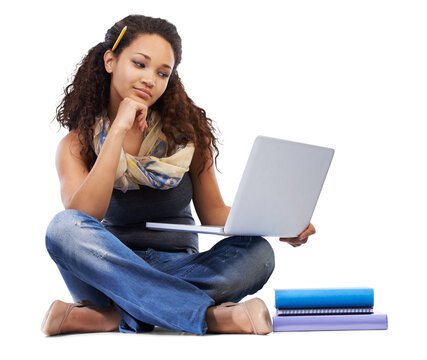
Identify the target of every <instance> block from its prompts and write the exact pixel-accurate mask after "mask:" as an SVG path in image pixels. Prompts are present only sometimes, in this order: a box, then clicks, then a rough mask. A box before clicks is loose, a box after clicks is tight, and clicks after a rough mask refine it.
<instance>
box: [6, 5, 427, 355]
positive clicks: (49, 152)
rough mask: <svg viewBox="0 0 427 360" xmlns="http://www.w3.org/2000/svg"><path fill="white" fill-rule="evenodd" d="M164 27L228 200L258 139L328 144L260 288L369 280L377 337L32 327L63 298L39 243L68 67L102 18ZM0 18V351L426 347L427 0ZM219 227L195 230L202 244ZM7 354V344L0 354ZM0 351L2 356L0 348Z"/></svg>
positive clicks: (61, 11)
mask: <svg viewBox="0 0 427 360" xmlns="http://www.w3.org/2000/svg"><path fill="white" fill-rule="evenodd" d="M135 13H140V14H144V15H149V16H155V17H162V18H165V19H167V20H169V21H171V22H172V23H174V24H175V25H176V26H177V28H178V31H179V32H180V35H181V37H182V39H183V61H182V64H181V65H180V67H179V72H180V75H181V78H182V79H183V82H184V85H185V87H186V90H187V92H188V94H189V96H190V97H191V98H192V99H193V100H194V101H195V102H196V104H198V105H199V106H201V107H203V108H204V109H205V110H206V111H207V114H208V116H209V117H211V118H212V119H214V120H215V122H216V125H217V127H218V128H219V130H220V131H221V136H220V138H221V141H222V143H223V145H222V146H221V147H220V157H219V162H218V164H219V170H220V171H221V173H217V176H218V181H219V183H220V186H221V190H222V194H223V197H224V199H225V200H226V202H227V203H228V204H229V205H231V204H232V200H233V197H234V193H235V191H236V188H237V186H238V182H239V180H240V176H241V173H242V171H243V167H244V165H245V162H246V159H247V155H248V153H249V150H250V147H251V144H252V141H253V139H254V138H255V136H256V135H258V134H262V135H267V136H274V137H281V138H284V139H289V140H294V141H301V142H306V143H311V144H316V145H323V146H328V147H333V148H334V149H335V150H336V153H335V158H334V160H333V163H332V166H331V169H330V172H329V174H328V178H327V179H326V182H325V186H324V188H323V192H322V194H321V196H320V199H319V203H318V206H317V208H316V211H315V213H314V217H313V219H312V222H313V224H314V225H315V226H316V228H317V234H316V235H315V236H313V237H312V238H311V239H310V241H309V243H308V244H306V245H305V246H302V247H300V248H296V249H294V248H292V247H291V246H289V245H287V244H284V243H280V242H279V241H278V239H277V238H271V239H269V240H270V243H271V244H272V245H273V247H274V249H275V254H276V270H275V272H274V274H273V276H272V277H271V279H270V281H269V282H268V283H267V284H266V286H265V287H264V288H263V289H262V290H261V291H260V292H259V293H258V294H257V296H259V297H261V298H262V299H263V300H264V301H265V302H266V303H267V305H268V307H269V309H270V311H271V312H273V311H274V289H275V288H293V287H329V286H330V287H352V286H370V287H373V288H374V290H375V309H376V310H377V311H380V312H384V313H387V314H388V316H389V330H387V331H349V332H303V333H275V334H270V335H268V336H265V337H261V336H248V335H206V336H195V335H188V334H185V336H183V335H184V334H183V333H175V332H165V331H157V332H155V333H152V334H139V335H126V334H119V333H111V334H89V335H71V336H61V337H56V338H55V337H54V338H47V337H45V336H44V335H43V334H42V333H41V332H40V330H39V326H40V323H41V320H42V318H43V316H44V313H45V311H46V310H47V308H48V306H49V305H50V303H51V302H52V301H53V300H55V299H57V298H59V299H62V300H65V301H70V300H71V298H70V296H69V294H68V291H67V289H66V287H65V285H64V283H63V281H62V279H61V277H60V274H59V272H58V271H57V269H56V266H55V264H54V263H53V261H51V259H50V258H49V256H48V254H47V252H46V250H45V247H44V234H45V229H46V227H47V225H48V223H49V221H50V219H51V218H52V217H53V215H54V214H55V213H57V212H58V211H60V210H61V209H62V204H61V202H60V197H59V185H58V179H57V175H56V170H55V166H54V157H55V151H56V145H57V143H58V141H59V140H60V139H61V138H62V137H63V136H64V135H65V133H66V132H65V131H64V130H60V131H58V125H57V124H56V123H55V122H51V121H52V119H53V118H54V116H55V108H56V106H57V105H58V104H59V101H60V99H61V95H62V91H63V88H64V86H65V85H66V84H67V79H69V78H70V76H71V75H72V73H73V71H74V69H75V67H76V64H77V63H78V62H79V61H80V60H81V58H82V57H83V55H84V54H85V53H86V52H87V51H88V50H89V48H91V47H92V46H94V45H96V44H97V43H98V42H101V41H103V38H104V34H105V32H106V31H107V29H108V28H110V27H111V26H112V25H113V24H114V23H115V22H116V21H118V20H120V19H122V18H123V17H125V16H127V15H129V14H135ZM0 16H1V22H0V26H1V42H0V46H1V55H0V61H1V67H0V69H1V81H0V87H1V88H0V90H1V118H0V126H1V127H0V146H1V149H0V154H1V167H2V171H1V177H0V178H1V186H0V191H1V200H0V201H1V225H2V226H1V228H2V232H1V234H2V235H1V240H2V251H1V252H0V256H1V258H0V260H1V261H0V266H1V272H0V274H1V294H2V295H1V307H0V309H1V317H0V319H1V320H2V324H1V326H0V328H1V342H2V344H3V345H2V346H1V350H0V351H1V352H4V353H6V352H9V351H10V350H11V351H12V352H9V355H8V356H7V358H18V357H20V358H23V356H37V357H38V356H41V357H43V358H44V359H53V358H61V359H77V358H80V359H86V358H90V357H92V358H94V357H95V356H96V358H104V359H110V358H118V357H121V358H123V357H133V358H136V357H138V358H142V357H143V356H150V357H153V356H156V357H160V358H163V357H164V358H166V357H168V358H171V357H174V358H216V359H217V358H220V357H224V358H231V357H233V358H236V357H239V358H259V357H261V356H263V358H273V357H274V358H279V357H280V358H292V359H309V358H312V357H314V356H315V357H317V358H321V359H323V358H328V359H341V358H346V359H359V358H360V357H362V356H363V357H365V358H368V359H373V358H376V357H379V356H381V357H387V356H392V355H396V356H405V357H407V358H411V359H419V358H425V353H426V351H425V347H424V346H423V345H424V344H423V341H424V340H425V322H426V315H425V299H426V297H425V295H424V294H425V290H424V286H425V275H426V265H425V262H424V258H425V253H426V251H425V249H426V247H425V244H424V242H425V240H426V235H425V228H426V225H425V215H426V210H425V209H426V206H425V204H426V200H427V196H426V190H425V187H426V183H427V176H426V160H425V158H426V154H427V151H426V150H427V149H426V142H425V135H424V131H423V124H422V123H423V122H425V120H426V117H427V116H426V115H427V106H426V105H427V104H426V95H427V50H426V49H427V47H426V40H427V22H426V18H427V7H426V3H425V2H424V1H410V0H406V1H390V0H389V1H378V0H369V1H364V0H359V1H343V0H342V1H304V0H299V1H277V2H275V1H268V0H263V1H257V2H253V1H241V2H239V1H230V0H229V1H218V0H217V1H210V2H206V1H199V2H197V1H182V0H181V1H167V0H163V1H143V0H139V1H125V0H122V1H114V2H112V1H69V2H60V1H56V2H47V1H36V2H30V1H22V2H16V3H13V4H11V3H9V4H6V3H3V4H2V5H1V9H0ZM217 240H219V238H217V237H214V236H201V238H200V247H201V250H205V249H207V248H209V247H211V246H212V245H213V244H214V243H215V242H216V241H217ZM3 355H4V354H3ZM2 357H3V358H5V357H4V356H2Z"/></svg>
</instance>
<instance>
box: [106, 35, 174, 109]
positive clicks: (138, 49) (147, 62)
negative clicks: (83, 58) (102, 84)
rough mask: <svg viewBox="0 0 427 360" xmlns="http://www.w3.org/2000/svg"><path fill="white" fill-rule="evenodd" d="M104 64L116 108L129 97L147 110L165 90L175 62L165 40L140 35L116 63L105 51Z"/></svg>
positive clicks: (158, 37) (157, 36)
mask: <svg viewBox="0 0 427 360" xmlns="http://www.w3.org/2000/svg"><path fill="white" fill-rule="evenodd" d="M104 63H105V69H106V70H107V72H109V73H110V74H111V87H110V102H112V103H115V104H117V105H119V104H120V102H121V101H122V100H123V99H124V98H125V97H130V98H132V99H134V100H136V101H138V102H141V103H143V104H145V105H147V107H150V106H151V105H153V104H154V103H155V102H156V101H157V100H158V99H159V98H160V96H162V94H163V93H164V91H165V90H166V87H167V85H168V81H169V77H170V75H171V72H172V69H173V66H174V63H175V58H174V54H173V50H172V46H171V45H170V44H169V42H167V41H166V40H165V39H164V38H162V37H161V36H159V35H156V34H142V35H139V36H138V37H137V38H136V39H135V40H134V41H133V42H132V43H131V44H130V45H129V46H128V47H127V48H125V49H124V50H123V51H122V52H121V54H120V56H119V57H118V59H117V58H116V57H114V55H113V53H112V52H111V51H110V50H108V51H107V52H106V53H105V55H104Z"/></svg>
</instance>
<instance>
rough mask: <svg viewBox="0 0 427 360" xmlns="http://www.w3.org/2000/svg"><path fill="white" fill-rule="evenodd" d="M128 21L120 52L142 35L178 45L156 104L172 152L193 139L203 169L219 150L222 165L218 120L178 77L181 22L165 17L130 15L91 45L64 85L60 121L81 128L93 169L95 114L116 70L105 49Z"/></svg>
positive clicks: (106, 96)
mask: <svg viewBox="0 0 427 360" xmlns="http://www.w3.org/2000/svg"><path fill="white" fill-rule="evenodd" d="M124 26H127V30H126V33H125V35H124V36H123V38H122V39H121V41H120V43H119V45H118V47H117V48H116V49H115V50H114V54H115V55H116V56H119V55H120V53H121V52H122V51H123V49H125V48H126V47H127V46H129V45H130V44H131V43H132V41H133V40H134V39H135V38H136V37H138V36H139V35H141V34H157V35H159V36H161V37H163V38H164V39H165V40H166V41H168V42H169V43H170V45H171V47H172V50H173V53H174V57H175V65H174V68H173V69H172V73H171V76H170V79H169V83H168V86H167V88H166V90H165V92H164V93H163V95H162V96H161V97H160V98H159V99H158V100H157V102H156V103H155V104H153V105H152V106H151V108H152V110H155V111H156V112H158V113H159V114H160V116H161V119H162V122H163V132H164V134H165V135H166V138H167V141H168V154H170V153H171V152H172V151H173V149H174V148H175V146H176V145H185V144H186V143H187V142H189V141H191V142H193V143H194V145H195V147H196V151H198V152H199V153H200V156H201V157H202V160H203V161H202V164H201V167H200V169H199V170H200V172H199V174H200V173H201V172H202V171H203V170H204V169H205V167H206V163H207V162H208V161H209V160H210V159H213V157H214V151H213V149H215V153H216V156H215V165H216V160H217V157H218V154H219V151H218V147H217V138H216V136H215V133H216V131H215V128H214V126H213V124H212V120H211V119H209V118H208V117H206V112H205V110H203V109H202V108H200V107H198V106H196V105H195V103H194V102H193V101H192V100H191V99H190V98H189V97H188V95H187V93H186V92H185V89H184V86H183V84H182V82H181V79H180V77H179V76H178V72H177V69H176V68H177V66H178V65H179V63H180V62H181V56H182V45H181V37H180V36H179V34H178V32H177V30H176V27H175V26H174V25H173V24H171V23H169V22H168V21H166V20H164V19H160V18H152V17H147V16H143V15H129V16H127V17H125V18H124V19H122V20H120V21H118V22H117V23H115V24H114V26H112V27H111V28H110V29H109V30H108V31H107V33H106V34H105V41H104V42H101V43H99V44H98V45H96V46H94V47H93V48H91V49H90V50H89V52H88V53H87V54H86V55H85V56H84V57H83V59H82V60H81V62H80V63H79V64H78V65H77V70H76V73H75V75H74V78H73V80H72V82H71V83H70V84H69V85H68V86H66V87H65V89H64V95H65V96H64V98H63V99H62V101H61V103H60V104H59V105H58V107H57V108H56V120H57V121H58V122H59V123H60V124H61V126H63V127H65V128H67V129H68V130H69V131H71V130H76V131H77V133H78V137H79V141H80V143H81V145H82V150H81V152H80V155H81V156H82V158H83V160H84V162H85V164H86V166H87V168H88V169H89V170H90V169H91V168H92V167H93V165H94V163H95V161H96V154H95V152H94V151H93V147H92V139H93V126H94V124H95V118H96V116H98V115H100V114H101V113H102V112H103V110H104V109H106V108H107V105H108V101H109V96H110V82H111V75H110V74H109V73H107V71H106V70H105V67H104V58H103V57H104V53H105V52H106V51H107V50H109V49H111V48H112V47H113V45H114V43H115V41H116V40H117V38H118V36H119V34H120V32H121V30H122V29H123V27H124ZM180 134H181V135H184V136H180ZM207 150H209V152H207ZM208 154H210V157H209V155H208Z"/></svg>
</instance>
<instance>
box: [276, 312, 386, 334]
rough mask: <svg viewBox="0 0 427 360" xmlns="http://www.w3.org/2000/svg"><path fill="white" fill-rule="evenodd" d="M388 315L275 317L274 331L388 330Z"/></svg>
mask: <svg viewBox="0 0 427 360" xmlns="http://www.w3.org/2000/svg"><path fill="white" fill-rule="evenodd" d="M387 328H388V321H387V315H386V314H377V313H374V314H358V315H304V316H277V315H276V316H273V331H321V330H386V329H387Z"/></svg>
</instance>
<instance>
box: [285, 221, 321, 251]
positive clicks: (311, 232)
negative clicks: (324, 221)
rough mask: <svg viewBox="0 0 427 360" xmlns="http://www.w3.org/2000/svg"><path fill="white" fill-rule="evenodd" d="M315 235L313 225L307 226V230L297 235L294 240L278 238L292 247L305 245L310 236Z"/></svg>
mask: <svg viewBox="0 0 427 360" xmlns="http://www.w3.org/2000/svg"><path fill="white" fill-rule="evenodd" d="M315 233H316V229H315V228H314V226H313V224H309V225H308V226H307V228H306V229H305V230H304V231H303V232H302V233H301V234H299V235H298V237H294V238H280V239H279V240H280V241H283V242H287V243H288V244H290V245H292V246H293V247H298V246H301V245H302V244H305V243H306V242H307V240H308V237H309V236H311V235H314V234H315Z"/></svg>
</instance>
